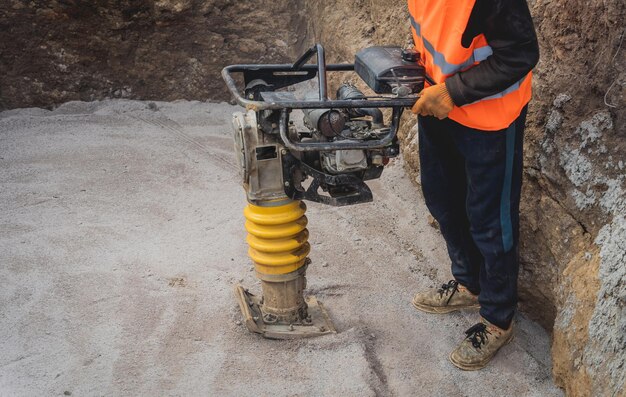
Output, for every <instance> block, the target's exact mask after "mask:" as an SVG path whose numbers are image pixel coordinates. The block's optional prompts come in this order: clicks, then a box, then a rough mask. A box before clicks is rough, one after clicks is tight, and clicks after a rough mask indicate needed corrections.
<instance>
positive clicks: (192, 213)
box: [0, 101, 561, 396]
mask: <svg viewBox="0 0 626 397" xmlns="http://www.w3.org/2000/svg"><path fill="white" fill-rule="evenodd" d="M236 109H237V108H235V107H231V106H229V105H224V104H207V103H200V102H174V103H165V102H156V103H150V102H135V101H105V102H93V103H82V102H71V103H67V104H65V105H63V106H61V107H59V108H57V109H56V110H54V111H52V112H51V111H47V110H41V109H21V110H13V111H6V112H3V113H0V184H1V186H2V189H1V190H0V258H2V266H1V267H0V278H1V279H2V280H3V283H2V285H3V288H1V289H0V307H2V311H0V350H1V351H2V352H3V354H2V355H1V356H0V395H11V396H15V395H24V396H26V395H63V394H64V393H66V392H69V393H71V394H72V395H103V394H106V395H156V394H160V395H194V394H195V395H197V394H204V395H207V394H208V395H280V396H283V395H285V396H286V395H290V396H292V395H298V396H319V395H346V396H368V395H371V396H373V395H378V396H390V395H398V396H414V395H454V396H456V395H459V396H460V395H465V396H482V395H516V396H560V395H561V392H560V391H559V390H558V389H557V388H556V387H555V386H554V385H553V383H552V380H551V377H550V368H551V363H550V356H549V351H550V346H549V338H548V335H547V334H546V333H545V331H544V330H543V329H542V328H541V327H540V326H539V325H537V324H536V323H533V322H531V321H529V320H528V319H526V318H525V317H523V316H519V317H518V318H517V320H516V322H515V325H516V327H517V337H516V339H515V340H514V342H513V343H512V344H510V345H508V346H507V347H505V348H504V349H503V351H502V352H501V354H499V355H498V356H497V357H496V358H495V359H494V361H493V364H492V365H491V366H490V367H488V368H487V369H485V370H483V371H480V372H463V371H459V370H457V369H455V368H454V367H453V366H452V365H451V364H450V363H449V362H448V360H447V356H448V353H449V352H450V351H451V350H452V349H453V348H454V346H455V345H456V344H457V343H458V342H459V341H460V339H461V338H462V334H463V331H464V330H465V329H467V328H468V327H469V326H471V325H472V324H473V323H474V322H475V321H476V320H477V318H478V314H477V313H475V312H474V313H472V312H467V313H457V314H451V315H444V316H437V315H427V314H422V313H418V312H416V311H415V310H414V309H413V308H412V307H411V305H410V300H411V297H412V294H413V293H414V292H415V291H416V290H417V289H420V288H427V287H432V286H435V285H437V284H439V283H441V282H443V281H446V280H448V278H449V277H450V275H449V270H448V260H447V259H446V254H445V249H444V246H443V241H442V239H441V237H440V235H439V234H438V231H437V230H436V229H434V228H433V227H431V226H430V225H429V224H428V217H427V211H426V209H425V206H424V203H423V201H422V198H421V196H420V195H419V193H418V192H417V191H416V190H415V188H414V186H413V185H412V184H411V182H410V181H409V179H408V178H407V176H406V175H405V173H404V170H403V167H402V160H397V161H395V162H394V163H393V164H392V165H391V166H390V167H389V169H388V170H386V171H385V173H384V175H383V178H382V179H381V180H380V181H376V182H373V183H371V186H372V187H373V189H374V192H375V202H374V203H370V204H363V205H358V206H353V207H346V208H332V207H325V206H321V205H318V204H310V205H309V211H308V213H307V215H308V217H309V220H310V224H309V230H310V232H311V242H312V248H313V249H312V253H311V259H312V260H313V265H312V266H311V267H310V268H309V269H310V270H309V272H308V281H309V293H314V294H316V296H317V297H318V298H319V299H320V300H321V301H323V303H324V304H325V305H326V307H327V308H328V310H329V312H330V314H331V317H332V319H333V321H334V322H335V325H336V327H337V329H338V331H339V332H338V334H336V335H333V336H326V337H321V338H317V339H310V340H301V341H282V342H280V341H271V340H265V339H262V338H260V337H258V336H256V335H252V334H249V333H248V332H247V330H246V329H245V327H244V326H243V325H242V324H241V323H240V314H239V309H238V307H237V304H236V302H235V299H234V295H233V291H232V287H233V285H234V284H236V283H238V282H242V283H243V284H245V285H246V286H248V287H250V288H251V289H252V290H253V291H255V290H256V291H258V289H259V285H258V283H257V281H256V279H255V277H254V273H253V272H252V271H251V270H252V267H251V264H250V262H249V259H248V258H247V256H246V246H245V240H244V237H245V231H244V228H243V215H242V209H243V207H244V205H245V196H244V193H243V191H242V189H241V187H240V186H239V184H238V180H237V177H236V170H235V167H234V159H233V155H232V142H231V139H232V138H231V135H230V134H231V132H230V125H229V122H230V114H231V112H233V111H234V110H236ZM66 394H67V393H66Z"/></svg>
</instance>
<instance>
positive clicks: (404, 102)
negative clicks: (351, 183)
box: [222, 44, 418, 151]
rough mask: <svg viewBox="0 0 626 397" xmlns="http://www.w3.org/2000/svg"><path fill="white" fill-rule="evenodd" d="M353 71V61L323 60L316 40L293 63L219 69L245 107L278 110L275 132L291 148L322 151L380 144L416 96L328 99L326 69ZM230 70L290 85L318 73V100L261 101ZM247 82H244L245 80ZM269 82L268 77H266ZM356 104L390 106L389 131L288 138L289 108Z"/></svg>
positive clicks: (391, 137)
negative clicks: (373, 135)
mask: <svg viewBox="0 0 626 397" xmlns="http://www.w3.org/2000/svg"><path fill="white" fill-rule="evenodd" d="M313 55H317V64H307V63H306V62H307V61H309V59H311V58H312V57H313ZM351 71H354V64H329V65H327V64H326V56H325V52H324V47H323V46H322V45H321V44H316V45H314V46H313V47H311V48H309V49H308V50H307V51H306V52H305V53H304V54H303V55H302V56H300V57H299V58H298V59H297V60H296V61H295V62H294V63H293V64H267V65H254V64H240V65H230V66H226V67H225V68H224V69H222V78H223V79H224V81H225V82H226V87H227V88H228V90H229V91H230V93H231V94H232V95H233V97H234V98H235V100H236V101H237V103H238V104H239V105H241V106H243V107H245V108H246V109H251V110H254V111H257V112H258V111H261V110H280V111H281V115H280V124H279V132H280V136H281V138H282V140H283V141H284V143H285V146H287V147H288V148H289V149H291V150H295V151H324V150H350V149H375V148H382V147H385V146H387V145H389V144H391V143H392V142H393V141H394V138H395V137H396V134H397V131H398V126H399V125H400V116H401V115H402V111H403V110H404V108H407V107H412V106H413V105H414V104H415V101H416V100H417V98H418V95H411V96H407V97H401V98H400V97H389V98H384V99H378V98H377V99H371V100H370V99H366V98H365V99H344V100H330V99H328V88H327V72H351ZM234 73H242V74H244V77H246V74H249V75H253V74H258V75H265V76H270V77H274V78H276V79H279V78H280V77H281V76H283V78H284V79H285V80H286V81H283V82H282V85H281V87H285V86H289V85H293V84H295V83H298V82H302V81H307V80H311V79H313V78H314V77H316V76H317V77H318V100H316V101H315V100H314V101H311V100H293V101H280V102H265V101H257V100H252V99H246V98H244V97H243V96H242V95H241V93H240V91H239V89H238V88H237V84H236V83H235V79H234V78H233V74H234ZM246 83H247V82H246ZM266 83H270V84H271V81H267V82H266ZM356 108H392V109H393V112H392V122H391V127H390V130H389V133H388V134H387V135H385V136H384V137H383V138H381V139H375V140H369V141H354V140H344V141H335V142H305V143H301V142H300V143H298V142H292V141H291V140H290V139H289V137H288V133H287V130H288V121H289V113H290V112H291V110H293V109H356Z"/></svg>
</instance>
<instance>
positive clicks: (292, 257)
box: [222, 44, 425, 339]
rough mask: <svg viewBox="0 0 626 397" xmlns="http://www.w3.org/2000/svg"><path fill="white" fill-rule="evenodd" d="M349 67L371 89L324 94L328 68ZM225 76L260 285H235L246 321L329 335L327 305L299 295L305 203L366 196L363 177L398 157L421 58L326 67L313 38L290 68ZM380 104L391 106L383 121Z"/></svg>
mask: <svg viewBox="0 0 626 397" xmlns="http://www.w3.org/2000/svg"><path fill="white" fill-rule="evenodd" d="M313 58H315V60H316V62H315V63H312V62H310V61H311V60H312V59H313ZM350 72H353V73H356V75H358V76H359V77H360V79H362V80H363V81H364V82H365V83H366V85H367V86H369V88H370V89H371V91H373V94H371V95H366V94H365V93H363V92H362V91H361V90H359V89H358V88H357V87H356V86H354V85H350V84H344V85H341V86H340V87H339V88H338V90H337V92H336V95H334V96H330V95H329V93H328V85H327V77H328V75H327V74H328V73H350ZM222 77H223V78H224V81H225V82H226V85H227V87H228V89H229V90H230V92H231V93H232V95H233V97H234V98H235V100H236V101H237V103H238V104H239V105H241V106H243V107H245V111H241V112H236V113H235V114H233V129H234V139H235V152H236V156H237V161H238V164H239V168H240V174H241V182H242V184H243V187H244V189H245V191H246V194H247V199H248V203H249V204H248V206H247V207H246V208H245V209H244V215H245V218H246V224H245V227H246V230H247V232H248V237H247V242H248V245H249V251H248V252H249V255H250V258H251V259H252V261H253V262H254V268H255V270H256V275H257V277H258V278H259V279H260V281H261V286H262V295H260V296H255V295H253V294H251V293H250V292H249V291H248V290H247V289H245V288H244V287H243V286H241V285H238V286H236V288H235V292H236V296H237V299H238V301H239V306H240V308H241V311H242V313H243V316H244V318H245V324H246V327H247V328H248V329H249V330H250V331H252V332H256V333H259V334H261V335H263V336H264V337H267V338H273V339H285V338H301V337H309V336H317V335H324V334H328V333H334V332H335V328H334V327H333V324H332V322H331V321H330V317H329V316H328V313H327V312H326V310H325V309H324V306H322V304H321V303H320V302H318V301H317V300H316V299H315V297H314V296H308V297H306V298H305V296H304V290H305V288H306V278H305V274H306V269H307V267H308V266H309V265H310V264H311V261H310V260H309V258H308V254H309V251H310V249H311V248H310V245H309V243H308V239H309V232H308V230H307V229H306V226H307V218H306V216H305V212H306V205H305V204H304V202H303V201H306V200H308V201H313V202H317V203H322V204H327V205H333V206H344V205H353V204H358V203H364V202H369V201H372V192H371V190H370V189H369V188H368V186H367V185H366V183H365V182H366V181H367V180H371V179H376V178H379V177H380V175H381V173H382V172H383V168H384V167H385V165H386V164H387V163H388V161H389V159H390V158H392V157H396V156H397V155H398V154H399V146H398V140H397V136H396V133H397V131H398V128H399V125H400V116H401V115H402V112H403V110H404V109H405V108H407V107H411V106H413V104H414V103H415V101H416V99H417V97H418V95H419V92H420V91H421V90H422V88H423V86H424V79H425V75H424V68H423V67H422V65H421V64H420V63H419V54H417V53H416V52H415V51H413V50H410V49H408V50H407V49H402V48H400V47H369V48H366V49H364V50H362V51H360V52H359V53H358V54H356V57H355V62H354V63H353V64H329V65H326V60H325V55H324V48H323V47H322V46H321V45H320V44H317V45H315V46H313V47H311V48H310V49H309V50H308V51H306V53H304V54H303V55H302V56H301V57H300V58H299V59H298V60H296V61H295V62H294V63H293V64H277V65H231V66H227V67H226V68H224V69H223V71H222ZM315 80H317V86H316V87H315V88H313V89H311V87H314V86H315V85H313V84H312V83H313V82H314V81H315ZM306 82H309V84H307V83H306ZM302 86H308V87H309V89H302ZM382 109H391V116H390V121H389V122H387V123H386V122H385V117H383V115H384V113H383V111H382ZM296 117H297V119H296Z"/></svg>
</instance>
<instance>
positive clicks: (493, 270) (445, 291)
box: [409, 0, 539, 370]
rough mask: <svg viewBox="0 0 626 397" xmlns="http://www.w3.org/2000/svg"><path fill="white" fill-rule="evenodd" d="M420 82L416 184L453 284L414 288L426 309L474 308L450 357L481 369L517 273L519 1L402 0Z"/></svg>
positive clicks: (530, 33) (523, 20)
mask: <svg viewBox="0 0 626 397" xmlns="http://www.w3.org/2000/svg"><path fill="white" fill-rule="evenodd" d="M409 13H410V21H411V25H412V26H411V29H412V33H413V39H414V41H415V48H416V50H417V51H418V52H419V53H420V57H421V61H422V63H423V64H424V66H425V69H426V75H427V80H428V83H427V84H426V88H424V90H423V91H422V92H421V94H420V97H419V99H418V100H417V102H416V103H415V105H414V106H413V109H412V111H413V113H415V114H417V115H418V128H419V156H420V172H421V185H422V190H423V193H424V199H425V201H426V205H427V206H428V209H429V210H430V212H431V214H432V215H433V217H434V218H435V219H436V220H437V222H438V223H439V227H440V230H441V234H442V235H443V238H444V240H445V242H446V245H447V249H448V254H449V256H450V260H451V262H452V275H453V277H454V279H453V280H451V281H449V282H447V283H445V284H443V285H442V286H441V287H440V288H437V289H432V290H428V291H423V292H419V293H417V294H416V295H415V297H414V299H413V305H414V306H415V307H416V308H417V309H419V310H421V311H424V312H428V313H449V312H452V311H455V310H460V309H472V308H480V310H479V313H480V319H477V320H479V321H478V322H477V324H475V325H474V326H472V327H471V328H469V329H468V330H467V331H465V338H464V340H463V341H462V342H461V343H460V344H459V345H458V346H457V347H456V348H455V349H454V350H453V351H452V352H451V353H450V355H449V358H450V361H451V362H452V363H453V364H454V365H455V366H457V367H458V368H461V369H464V370H476V369H480V368H483V367H484V366H486V365H487V363H488V362H489V361H490V360H491V359H492V358H493V356H494V355H495V354H496V353H497V351H498V350H499V349H500V348H501V347H502V346H504V345H505V344H507V343H508V342H509V341H511V339H512V338H513V324H512V320H513V316H514V313H515V310H516V305H517V276H518V269H519V259H518V248H519V246H518V241H519V202H520V193H521V183H522V143H523V135H524V124H525V119H526V110H527V105H528V102H529V100H530V97H531V70H532V68H533V67H534V66H535V65H536V63H537V62H538V59H539V48H538V45H537V37H536V34H535V29H534V26H533V21H532V18H531V16H530V12H529V10H528V5H527V4H526V1H525V0H409Z"/></svg>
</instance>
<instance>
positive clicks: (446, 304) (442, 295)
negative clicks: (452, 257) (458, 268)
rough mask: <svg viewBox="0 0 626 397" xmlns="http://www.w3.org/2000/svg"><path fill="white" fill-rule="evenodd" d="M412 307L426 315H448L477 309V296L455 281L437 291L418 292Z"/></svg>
mask: <svg viewBox="0 0 626 397" xmlns="http://www.w3.org/2000/svg"><path fill="white" fill-rule="evenodd" d="M413 306H415V308H416V309H417V310H420V311H423V312H426V313H450V312H453V311H455V310H460V309H477V308H479V307H480V306H479V304H478V296H477V295H474V294H472V293H471V292H469V290H468V289H467V288H465V287H464V286H462V285H460V284H459V283H458V282H457V281H455V280H450V281H448V284H443V285H442V286H441V288H438V289H437V290H430V291H427V292H420V293H418V294H417V295H415V298H413Z"/></svg>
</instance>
